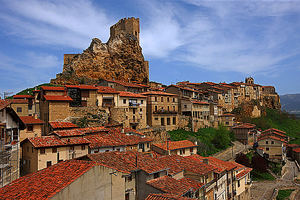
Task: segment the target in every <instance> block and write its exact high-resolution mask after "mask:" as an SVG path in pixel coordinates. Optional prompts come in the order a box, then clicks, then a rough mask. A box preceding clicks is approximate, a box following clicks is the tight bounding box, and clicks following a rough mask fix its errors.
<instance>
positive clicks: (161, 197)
mask: <svg viewBox="0 0 300 200" xmlns="http://www.w3.org/2000/svg"><path fill="white" fill-rule="evenodd" d="M146 200H191V198H187V197H181V196H178V195H175V194H167V193H164V194H149V195H148V196H147V198H146Z"/></svg>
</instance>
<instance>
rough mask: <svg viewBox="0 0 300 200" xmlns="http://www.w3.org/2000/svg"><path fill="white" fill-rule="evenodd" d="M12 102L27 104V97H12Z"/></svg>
mask: <svg viewBox="0 0 300 200" xmlns="http://www.w3.org/2000/svg"><path fill="white" fill-rule="evenodd" d="M11 103H13V104H28V99H12V100H11Z"/></svg>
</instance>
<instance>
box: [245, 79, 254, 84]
mask: <svg viewBox="0 0 300 200" xmlns="http://www.w3.org/2000/svg"><path fill="white" fill-rule="evenodd" d="M245 83H248V84H254V78H252V77H247V78H246V79H245Z"/></svg>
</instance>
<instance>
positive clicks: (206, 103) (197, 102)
mask: <svg viewBox="0 0 300 200" xmlns="http://www.w3.org/2000/svg"><path fill="white" fill-rule="evenodd" d="M192 103H193V104H200V105H209V103H208V102H204V101H192Z"/></svg>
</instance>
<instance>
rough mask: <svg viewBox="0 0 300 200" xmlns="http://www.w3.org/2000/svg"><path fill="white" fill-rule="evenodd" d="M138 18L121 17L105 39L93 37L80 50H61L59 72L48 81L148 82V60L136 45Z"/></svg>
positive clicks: (137, 44)
mask: <svg viewBox="0 0 300 200" xmlns="http://www.w3.org/2000/svg"><path fill="white" fill-rule="evenodd" d="M139 33H140V27H139V19H138V18H124V19H121V20H120V21H119V22H118V23H117V24H115V25H113V26H112V27H111V28H110V38H109V40H108V42H107V43H102V42H101V40H100V39H98V38H94V39H93V40H92V42H91V44H90V46H89V47H88V48H87V49H86V50H84V51H83V53H82V54H65V55H64V66H63V72H62V73H60V74H57V75H56V78H55V79H52V80H51V83H52V84H61V85H65V84H95V83H97V81H98V80H99V79H114V80H122V81H138V82H141V83H148V82H149V63H148V61H145V59H144V56H143V54H142V48H141V47H140V45H139Z"/></svg>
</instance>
